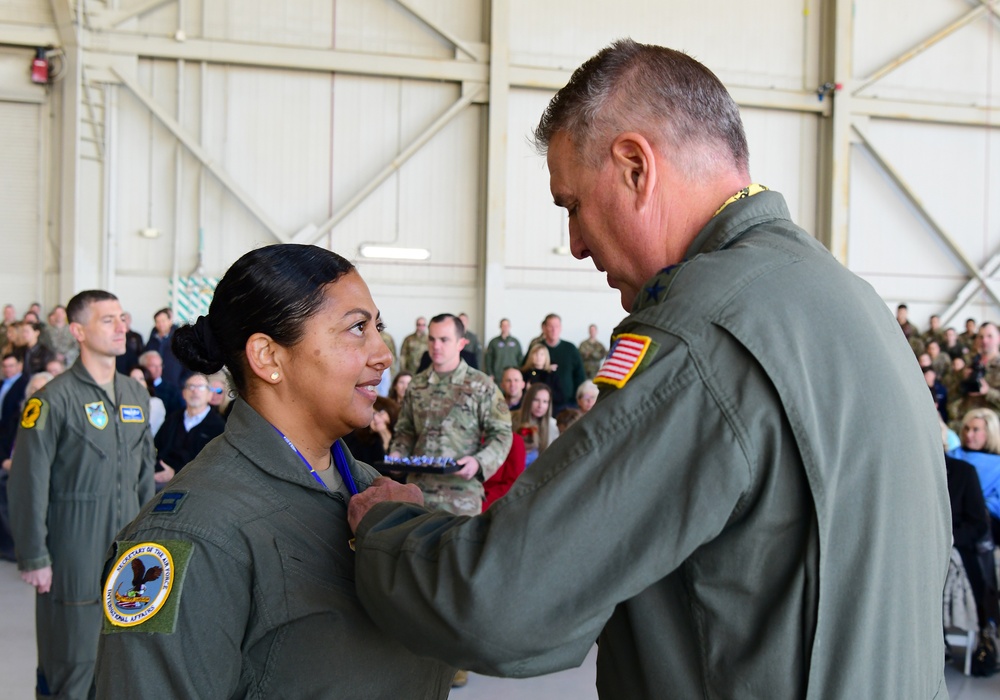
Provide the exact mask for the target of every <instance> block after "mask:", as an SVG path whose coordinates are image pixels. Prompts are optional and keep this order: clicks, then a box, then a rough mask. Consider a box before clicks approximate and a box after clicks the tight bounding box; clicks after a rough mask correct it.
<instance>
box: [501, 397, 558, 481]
mask: <svg viewBox="0 0 1000 700" xmlns="http://www.w3.org/2000/svg"><path fill="white" fill-rule="evenodd" d="M511 427H512V429H513V432H514V433H515V434H516V435H520V436H521V437H522V438H523V439H524V449H525V460H524V466H526V467H527V466H529V465H530V464H531V463H532V462H534V461H535V460H536V459H538V455H539V454H541V453H542V452H544V451H545V448H547V447H548V446H549V445H551V444H552V441H553V440H555V439H556V438H557V437H559V428H558V427H556V419H555V418H553V417H552V389H551V388H549V386H548V385H547V384H539V383H535V384H532V385H530V386H529V387H528V389H527V391H525V392H524V401H522V402H521V408H520V410H518V411H515V412H514V414H513V415H512V416H511Z"/></svg>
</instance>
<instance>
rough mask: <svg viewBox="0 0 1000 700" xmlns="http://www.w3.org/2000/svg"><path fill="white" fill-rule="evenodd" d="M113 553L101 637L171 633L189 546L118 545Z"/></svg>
mask: <svg viewBox="0 0 1000 700" xmlns="http://www.w3.org/2000/svg"><path fill="white" fill-rule="evenodd" d="M115 549H116V552H117V553H118V555H117V557H116V559H115V561H114V564H113V566H112V567H111V570H110V571H109V572H108V575H107V578H106V580H105V582H104V590H103V601H102V602H103V605H104V628H103V633H104V634H111V633H115V632H125V631H129V630H136V631H142V632H163V633H167V634H170V633H173V632H174V631H175V629H176V627H177V609H178V608H177V606H178V603H179V599H180V595H181V590H180V589H181V586H182V584H183V582H184V573H185V571H186V569H187V564H188V560H189V559H190V558H191V543H190V542H187V541H184V540H159V541H156V542H138V543H136V542H129V541H119V542H116V543H115Z"/></svg>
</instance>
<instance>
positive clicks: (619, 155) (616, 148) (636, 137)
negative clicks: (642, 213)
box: [611, 131, 657, 207]
mask: <svg viewBox="0 0 1000 700" xmlns="http://www.w3.org/2000/svg"><path fill="white" fill-rule="evenodd" d="M611 161H612V164H613V167H614V168H615V171H616V173H618V176H619V177H620V178H621V181H622V182H623V183H624V185H625V187H626V188H627V189H628V190H629V191H631V192H632V193H633V196H634V197H635V202H636V206H638V207H642V206H644V205H645V204H646V203H647V202H648V201H649V199H650V198H651V197H652V196H653V192H654V190H655V189H656V176H657V173H656V158H655V156H654V153H653V147H652V145H651V144H650V143H649V141H648V140H647V139H646V137H645V136H643V135H642V134H639V133H636V132H634V131H626V132H625V133H622V134H618V136H616V137H615V140H614V141H612V142H611Z"/></svg>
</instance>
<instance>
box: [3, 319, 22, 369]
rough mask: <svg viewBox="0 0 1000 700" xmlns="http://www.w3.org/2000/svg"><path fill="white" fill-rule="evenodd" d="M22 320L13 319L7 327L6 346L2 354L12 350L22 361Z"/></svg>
mask: <svg viewBox="0 0 1000 700" xmlns="http://www.w3.org/2000/svg"><path fill="white" fill-rule="evenodd" d="M23 329H24V321H14V322H13V323H11V324H10V325H9V326H8V327H7V347H6V348H5V349H4V354H7V353H8V352H12V353H14V354H15V355H17V356H18V357H19V358H20V359H21V361H22V362H24V351H25V349H26V348H25V346H24V333H23Z"/></svg>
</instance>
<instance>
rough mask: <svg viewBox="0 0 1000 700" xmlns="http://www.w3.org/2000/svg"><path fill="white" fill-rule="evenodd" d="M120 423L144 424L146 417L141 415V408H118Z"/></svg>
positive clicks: (123, 406)
mask: <svg viewBox="0 0 1000 700" xmlns="http://www.w3.org/2000/svg"><path fill="white" fill-rule="evenodd" d="M118 413H119V415H120V416H121V419H122V423H145V422H146V417H145V416H144V415H143V414H142V406H125V405H122V406H120V407H119V408H118Z"/></svg>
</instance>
